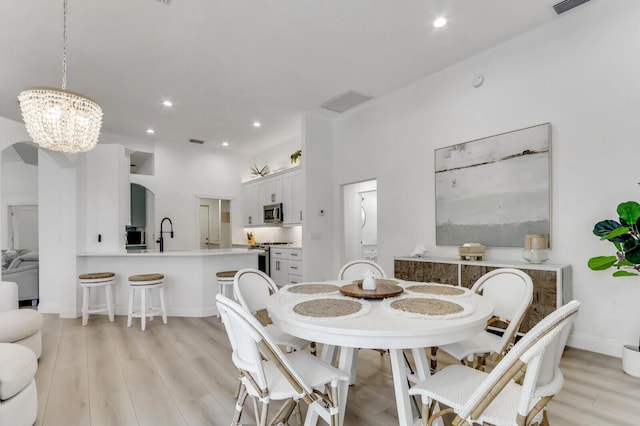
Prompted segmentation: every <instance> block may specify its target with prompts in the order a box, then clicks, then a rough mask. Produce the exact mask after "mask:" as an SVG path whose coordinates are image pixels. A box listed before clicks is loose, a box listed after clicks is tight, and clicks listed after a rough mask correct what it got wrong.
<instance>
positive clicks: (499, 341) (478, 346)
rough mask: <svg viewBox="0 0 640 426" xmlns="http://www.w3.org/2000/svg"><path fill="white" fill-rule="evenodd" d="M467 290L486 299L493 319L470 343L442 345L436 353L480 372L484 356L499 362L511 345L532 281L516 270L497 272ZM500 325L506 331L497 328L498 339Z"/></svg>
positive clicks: (433, 360)
mask: <svg viewBox="0 0 640 426" xmlns="http://www.w3.org/2000/svg"><path fill="white" fill-rule="evenodd" d="M471 290H472V291H474V292H475V293H478V294H480V295H482V297H485V298H487V299H489V300H490V301H491V303H492V304H493V306H494V311H493V317H492V318H490V319H489V321H487V328H486V329H485V330H484V331H482V332H480V333H478V334H477V335H475V336H473V337H471V338H470V339H466V340H463V341H460V342H456V343H451V344H448V345H443V346H440V347H439V348H438V349H437V350H442V351H444V352H446V353H448V354H449V355H451V356H452V357H454V358H455V359H457V360H459V361H461V362H463V363H466V364H467V365H469V366H472V367H474V368H479V369H482V368H484V365H485V363H486V360H487V357H488V356H490V355H492V354H495V355H496V356H497V357H498V359H499V357H502V356H504V354H505V353H506V352H507V351H508V350H509V348H510V347H511V345H512V344H513V343H514V341H515V338H516V334H517V332H518V329H519V328H520V324H521V323H522V320H523V319H524V317H525V315H526V313H527V310H528V309H529V306H530V305H531V301H532V299H533V281H532V280H531V277H530V276H529V275H527V274H526V273H525V272H523V271H521V270H519V269H511V268H500V269H495V270H493V271H491V272H488V273H486V274H484V275H483V276H482V277H480V279H478V281H476V282H475V284H474V285H473V287H472V288H471ZM501 324H506V327H505V328H502V329H499V328H498V330H497V331H498V332H501V335H498V334H495V331H496V327H497V326H498V325H501ZM432 349H433V350H432V351H431V353H432V364H431V368H432V370H434V371H435V369H436V366H437V364H436V363H437V358H436V350H435V348H432Z"/></svg>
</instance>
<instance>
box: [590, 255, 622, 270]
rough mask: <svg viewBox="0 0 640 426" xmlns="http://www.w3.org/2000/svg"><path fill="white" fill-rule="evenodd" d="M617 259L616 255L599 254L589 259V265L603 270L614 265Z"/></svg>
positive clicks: (591, 267) (594, 268)
mask: <svg viewBox="0 0 640 426" xmlns="http://www.w3.org/2000/svg"><path fill="white" fill-rule="evenodd" d="M617 260H618V258H617V257H616V256H597V257H592V258H591V259H589V262H588V263H587V266H589V269H592V270H594V271H602V270H605V269H608V268H610V267H612V266H613V265H614V263H616V261H617Z"/></svg>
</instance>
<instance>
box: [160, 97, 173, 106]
mask: <svg viewBox="0 0 640 426" xmlns="http://www.w3.org/2000/svg"><path fill="white" fill-rule="evenodd" d="M162 105H164V106H166V107H172V106H173V102H171V101H170V100H168V99H167V100H166V101H162Z"/></svg>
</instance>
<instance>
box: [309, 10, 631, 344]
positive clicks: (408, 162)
mask: <svg viewBox="0 0 640 426" xmlns="http://www.w3.org/2000/svg"><path fill="white" fill-rule="evenodd" d="M638 16H640V2H637V1H634V0H620V1H617V2H605V1H593V2H590V3H588V4H586V5H585V6H581V7H580V8H577V9H575V10H574V11H572V12H571V13H567V14H564V15H561V16H559V17H558V19H557V20H556V21H555V22H553V23H551V24H549V25H547V26H545V27H542V28H539V29H537V30H534V31H531V32H529V33H527V34H524V35H522V36H520V37H518V38H516V39H513V40H511V41H509V42H507V43H504V44H502V45H500V46H497V47H495V48H493V49H490V50H488V51H486V52H484V53H482V54H480V55H478V56H476V57H473V58H470V59H468V60H466V61H464V62H462V63H459V64H457V65H456V66H453V67H451V68H449V69H447V70H444V71H442V72H440V73H438V74H436V75H433V76H430V77H427V78H425V79H423V80H421V81H418V82H416V83H415V84H412V85H410V86H408V87H406V88H404V89H402V90H399V91H397V92H395V93H393V94H391V95H389V96H386V97H384V98H382V99H378V100H374V101H372V102H368V103H367V104H365V105H363V106H362V107H360V108H358V109H356V110H354V111H352V112H350V113H346V114H345V115H342V116H340V117H339V118H337V119H336V120H335V123H334V124H335V127H334V129H335V141H334V150H335V153H334V155H333V157H327V158H324V160H323V162H322V163H321V164H320V166H321V167H322V168H323V169H324V170H331V169H333V170H334V171H335V174H334V182H332V183H327V182H325V181H324V179H320V178H318V179H314V178H308V180H307V182H308V185H307V188H306V189H307V193H315V192H318V191H324V190H326V185H332V187H333V191H334V192H335V193H337V192H338V190H339V187H340V185H342V184H345V183H350V182H357V181H363V180H367V179H371V178H377V179H378V207H379V210H378V228H379V236H378V244H379V247H378V248H379V252H378V253H379V257H378V259H379V262H380V263H381V264H382V266H383V267H384V268H385V270H388V271H392V270H393V258H394V256H403V255H408V254H409V253H411V251H412V249H413V248H414V247H415V246H416V245H417V244H418V243H423V244H424V245H425V246H426V247H427V248H428V250H429V254H430V255H435V256H444V257H455V255H456V248H455V247H440V246H436V245H435V229H434V224H435V209H434V179H433V174H434V170H433V155H434V149H436V148H440V147H444V146H448V145H452V144H455V143H460V142H465V141H469V140H473V139H477V138H481V137H485V136H490V135H494V134H498V133H501V132H505V131H510V130H515V129H519V128H523V127H527V126H531V125H535V124H540V123H544V122H550V123H551V126H552V192H553V193H552V232H551V246H552V250H551V260H550V261H549V262H552V263H562V264H570V265H571V266H572V268H573V295H574V297H575V298H576V299H578V300H580V301H581V302H582V308H581V312H580V314H579V317H578V319H577V321H576V324H575V328H574V331H573V334H572V338H571V340H570V344H571V345H573V346H576V347H580V348H585V349H589V350H593V351H596V352H603V353H608V354H612V355H616V356H620V345H622V344H623V343H634V342H637V341H638V335H639V334H640V315H638V301H640V279H639V278H630V279H629V278H627V279H624V278H622V279H613V278H611V277H610V273H608V272H594V271H591V270H589V269H588V268H587V266H586V265H587V260H588V259H589V258H590V257H592V256H595V255H600V254H612V253H613V250H612V246H611V245H610V244H608V243H605V242H601V241H599V240H598V238H596V237H595V236H593V235H592V234H591V230H592V229H593V225H594V224H595V223H596V222H597V221H599V220H601V219H604V218H610V217H614V216H615V207H616V206H617V204H618V203H619V202H621V201H626V200H630V199H635V200H638V199H639V198H640V188H639V187H638V184H637V182H639V180H640V176H639V174H638V167H637V157H638V156H637V155H636V153H635V147H636V146H637V145H638V141H637V139H638V135H639V134H640V120H638V117H639V116H640V102H639V101H640V85H638V81H637V79H638V75H640V56H639V55H637V54H636V52H637V47H638V46H639V45H640V26H638V25H637V17H638ZM480 73H481V74H483V75H484V77H485V83H484V84H483V85H482V86H481V87H479V88H474V87H472V85H471V81H472V79H473V77H474V76H475V75H476V74H480ZM307 138H308V135H307ZM307 145H308V144H307ZM305 149H306V150H307V151H310V148H309V146H306V147H305ZM305 161H306V162H307V163H306V164H307V165H308V164H309V158H308V157H307V158H305ZM310 175H311V176H313V174H312V173H310ZM332 229H333V241H332V244H331V249H330V250H329V251H327V252H326V253H324V257H325V258H326V259H327V262H324V263H323V262H314V263H315V264H318V265H321V264H324V265H326V271H325V272H324V274H330V273H332V272H333V270H335V268H336V267H337V265H336V264H335V263H332V262H331V258H332V256H331V255H330V254H329V253H331V251H338V250H339V248H340V242H339V235H340V234H339V232H340V230H339V226H334V227H333V228H332ZM306 235H307V232H306V229H305V232H304V235H303V239H305V238H304V237H305V236H306ZM316 244H317V243H316V242H315V241H311V240H310V241H307V240H306V239H305V252H307V251H310V250H313V249H312V246H314V245H316ZM310 246H311V247H310ZM318 246H319V245H318ZM323 246H326V242H325V243H323ZM305 256H306V253H305ZM307 258H308V257H307ZM319 258H320V257H318V259H319ZM487 258H488V259H491V260H522V257H521V250H520V249H506V248H503V249H499V248H489V249H488V250H487ZM331 268H333V270H331ZM319 274H320V273H319Z"/></svg>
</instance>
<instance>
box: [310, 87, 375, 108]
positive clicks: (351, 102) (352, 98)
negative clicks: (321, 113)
mask: <svg viewBox="0 0 640 426" xmlns="http://www.w3.org/2000/svg"><path fill="white" fill-rule="evenodd" d="M369 99H372V97H371V96H367V95H362V94H360V93H357V92H354V91H348V92H346V93H343V94H342V95H339V96H336V97H335V98H333V99H330V100H328V101H327V102H325V103H323V104H322V105H320V107H322V108H324V109H328V110H329V111H335V112H339V113H343V112H345V111H347V110H350V109H351V108H353V107H355V106H357V105H360V104H361V103H363V102H366V101H368V100H369Z"/></svg>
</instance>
